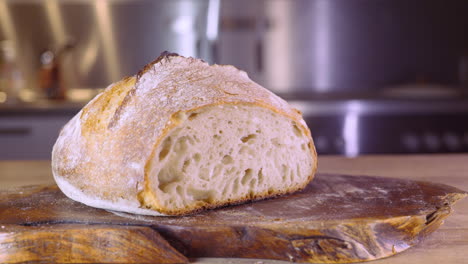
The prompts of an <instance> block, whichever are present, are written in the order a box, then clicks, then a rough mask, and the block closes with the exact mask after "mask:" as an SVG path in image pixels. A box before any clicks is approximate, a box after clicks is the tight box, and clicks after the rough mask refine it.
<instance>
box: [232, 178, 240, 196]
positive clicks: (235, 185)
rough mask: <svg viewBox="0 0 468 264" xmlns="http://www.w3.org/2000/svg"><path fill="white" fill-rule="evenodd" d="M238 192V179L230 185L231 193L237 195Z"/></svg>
mask: <svg viewBox="0 0 468 264" xmlns="http://www.w3.org/2000/svg"><path fill="white" fill-rule="evenodd" d="M238 191H239V179H238V178H237V179H235V180H234V184H233V185H232V192H233V193H237V192H238Z"/></svg>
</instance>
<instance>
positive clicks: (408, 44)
mask: <svg viewBox="0 0 468 264" xmlns="http://www.w3.org/2000/svg"><path fill="white" fill-rule="evenodd" d="M164 50H168V51H171V52H177V53H179V54H181V55H185V56H193V57H199V58H203V59H204V60H206V61H209V62H210V63H218V64H233V65H235V66H237V67H238V68H240V69H242V70H244V71H246V72H247V73H248V74H249V76H250V77H251V78H252V79H253V80H254V81H256V82H258V83H260V84H261V85H263V86H264V87H266V88H268V89H270V90H272V91H273V92H275V93H277V94H279V95H280V96H282V97H283V98H285V99H287V100H288V101H289V102H290V103H291V104H293V105H294V106H295V107H297V108H298V109H300V110H301V111H302V112H303V113H304V118H305V120H306V122H307V123H308V125H309V127H310V128H311V130H312V133H313V137H314V139H315V142H316V146H317V149H318V152H319V154H340V155H346V156H356V155H362V154H383V153H389V154H392V153H408V154H410V153H453V152H468V1H467V0H451V1H440V0H437V1H436V0H0V159H49V158H50V151H51V148H52V145H53V143H54V141H55V139H56V137H57V135H58V132H59V130H60V128H61V127H62V126H63V125H64V124H65V122H66V121H67V120H69V119H70V118H71V117H72V116H73V115H74V114H76V113H77V112H78V111H79V109H80V108H81V107H83V106H84V104H85V103H86V102H87V101H88V100H90V99H91V98H92V97H93V96H95V95H96V94H97V93H98V92H99V91H100V90H101V89H103V88H105V87H106V86H107V85H108V84H110V83H112V82H115V81H117V80H119V79H121V78H122V77H124V76H128V75H133V74H134V73H136V72H137V71H138V70H139V69H140V68H141V67H142V66H144V65H145V64H146V63H148V62H150V61H152V60H153V59H154V58H156V57H157V56H158V55H159V54H160V53H161V52H162V51H164Z"/></svg>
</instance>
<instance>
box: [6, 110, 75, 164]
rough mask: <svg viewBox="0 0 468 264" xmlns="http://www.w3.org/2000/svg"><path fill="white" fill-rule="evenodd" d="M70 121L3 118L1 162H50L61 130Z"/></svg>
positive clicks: (61, 118)
mask: <svg viewBox="0 0 468 264" xmlns="http://www.w3.org/2000/svg"><path fill="white" fill-rule="evenodd" d="M71 117H72V116H66V115H63V116H62V115H59V116H47V117H44V116H14V117H0V159H3V160H5V159H6V160H17V159H50V157H51V152H52V147H53V145H54V143H55V140H56V139H57V137H58V134H59V132H60V129H61V128H62V127H63V125H65V123H66V122H67V121H68V120H70V118H71Z"/></svg>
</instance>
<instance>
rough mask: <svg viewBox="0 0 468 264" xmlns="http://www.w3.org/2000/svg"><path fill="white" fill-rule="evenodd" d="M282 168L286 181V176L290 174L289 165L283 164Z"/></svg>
mask: <svg viewBox="0 0 468 264" xmlns="http://www.w3.org/2000/svg"><path fill="white" fill-rule="evenodd" d="M281 169H282V177H283V181H286V177H287V176H288V166H286V165H284V164H283V165H281Z"/></svg>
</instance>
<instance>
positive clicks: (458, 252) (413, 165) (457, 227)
mask: <svg viewBox="0 0 468 264" xmlns="http://www.w3.org/2000/svg"><path fill="white" fill-rule="evenodd" d="M319 172H322V173H341V174H354V175H372V176H386V177H395V178H406V179H414V180H425V181H432V182H439V183H445V184H449V185H452V186H455V187H457V188H459V189H462V190H465V191H466V190H468V154H458V155H418V156H363V157H358V158H352V159H350V158H343V157H335V156H322V157H320V158H319ZM53 182H54V181H53V178H52V174H51V170H50V161H0V189H5V188H9V187H14V186H22V185H32V184H52V183H53ZM454 210H455V212H454V213H453V214H452V215H451V216H449V217H448V219H447V220H446V221H445V224H444V225H442V227H440V229H439V230H437V231H436V232H434V233H433V234H432V235H430V236H429V237H428V238H426V239H425V240H424V241H423V242H422V243H421V244H419V245H417V246H415V247H413V248H411V249H409V250H407V251H405V252H403V253H401V254H398V255H396V256H393V257H390V258H387V259H383V260H377V261H374V262H372V263H376V264H400V263H401V264H403V263H405V264H406V263H413V264H419V263H424V264H432V263H434V264H435V263H443V264H450V263H461V264H463V263H465V264H468V199H464V200H462V201H460V202H459V203H457V204H456V205H455V206H454ZM192 261H193V263H223V264H244V263H258V264H260V263H265V264H266V263H277V264H279V263H288V262H283V261H271V260H258V259H256V260H253V259H211V258H203V259H196V260H192Z"/></svg>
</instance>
